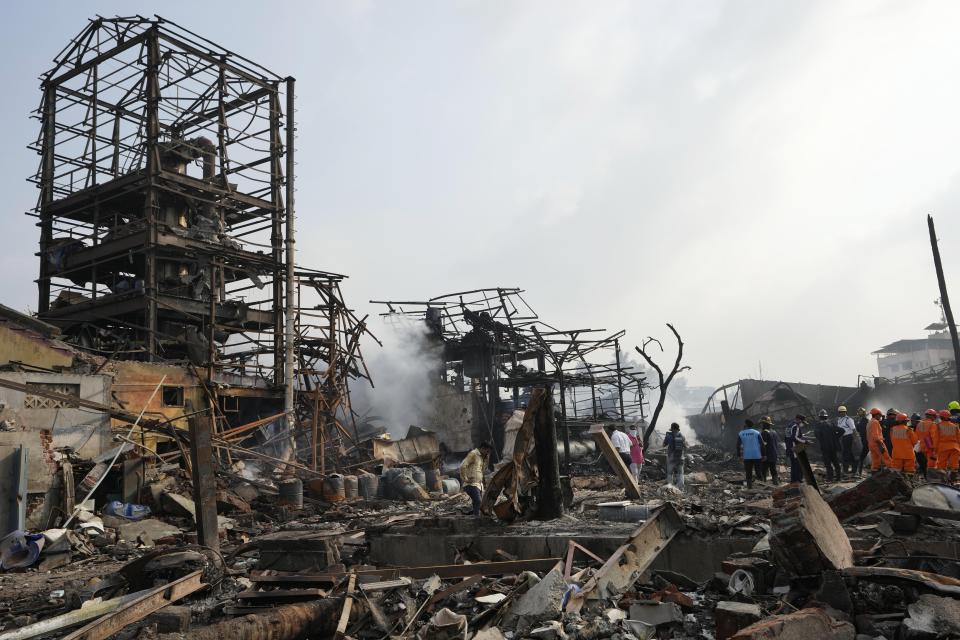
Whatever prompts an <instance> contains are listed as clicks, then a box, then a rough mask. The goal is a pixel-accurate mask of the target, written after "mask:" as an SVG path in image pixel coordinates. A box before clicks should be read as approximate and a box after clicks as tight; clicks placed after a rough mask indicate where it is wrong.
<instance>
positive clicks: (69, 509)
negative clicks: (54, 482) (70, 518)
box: [60, 461, 77, 514]
mask: <svg viewBox="0 0 960 640" xmlns="http://www.w3.org/2000/svg"><path fill="white" fill-rule="evenodd" d="M60 470H61V471H62V472H63V512H64V513H67V514H70V513H73V509H74V507H75V506H76V501H77V494H76V487H75V486H74V481H73V464H72V463H70V462H67V461H64V462H61V463H60Z"/></svg>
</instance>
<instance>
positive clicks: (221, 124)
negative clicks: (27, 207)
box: [33, 16, 293, 386]
mask: <svg viewBox="0 0 960 640" xmlns="http://www.w3.org/2000/svg"><path fill="white" fill-rule="evenodd" d="M42 89H43V100H42V103H41V106H40V109H39V110H38V112H37V115H38V118H39V120H40V122H41V131H40V136H39V138H38V140H37V143H36V146H35V149H36V151H37V152H38V153H39V155H40V166H39V169H38V171H37V173H36V176H35V181H36V184H37V186H38V187H39V189H40V197H39V201H38V204H37V207H36V209H35V211H34V213H33V215H35V216H36V217H37V218H38V219H39V222H38V226H39V227H40V252H39V257H40V274H39V279H38V281H37V282H38V285H39V301H38V311H39V315H40V318H42V319H43V320H44V321H46V322H49V323H52V324H54V325H57V326H59V327H60V328H61V329H62V330H63V332H64V334H65V336H66V337H67V339H68V340H70V341H71V342H74V343H76V344H77V345H79V346H81V347H83V348H86V349H90V350H93V351H95V352H99V353H102V354H104V355H111V356H114V357H121V358H138V359H144V360H190V361H192V362H193V363H194V364H211V363H212V362H214V361H216V360H221V361H222V362H221V366H222V367H223V368H225V369H230V368H234V369H236V370H238V371H241V372H243V371H244V370H245V369H246V372H247V373H248V374H252V373H254V372H253V371H251V370H250V369H258V373H260V374H262V375H263V377H264V378H267V379H272V382H274V383H276V384H279V383H282V382H283V381H284V377H285V376H284V367H283V364H284V362H285V361H286V360H290V358H289V357H286V358H285V349H284V347H285V344H284V343H285V335H284V334H285V326H284V323H285V321H286V320H288V319H290V318H289V316H290V314H289V313H288V314H285V313H284V305H285V301H290V298H291V296H289V294H288V292H287V291H286V290H285V289H286V288H291V287H292V286H293V277H292V275H293V274H292V242H293V233H292V231H293V216H292V204H293V203H292V195H293V173H292V165H293V162H292V134H293V125H292V117H293V108H292V107H293V96H292V91H293V80H292V79H290V78H286V79H284V78H281V77H279V76H277V75H275V74H273V73H271V72H270V71H268V70H266V69H264V68H263V67H261V66H260V65H258V64H256V63H254V62H251V61H250V60H247V59H245V58H243V57H241V56H239V55H237V54H235V53H232V52H230V51H228V50H226V49H224V48H222V47H220V46H218V45H216V44H214V43H212V42H210V41H208V40H206V39H204V38H202V37H199V36H197V35H195V34H193V33H191V32H189V31H187V30H186V29H184V28H182V27H180V26H178V25H176V24H174V23H171V22H169V21H167V20H164V19H162V18H159V17H156V18H152V19H148V18H143V17H140V16H136V17H132V18H110V19H107V18H97V19H95V20H91V21H90V23H89V25H88V26H87V27H86V28H85V29H84V30H83V31H82V32H81V33H80V34H79V35H78V36H77V37H76V38H74V39H73V40H72V41H71V43H70V44H69V45H68V46H67V48H65V49H64V50H63V51H62V52H61V53H60V54H59V55H58V56H57V57H56V59H55V66H54V67H53V69H51V70H50V71H49V72H47V73H46V74H44V76H43V77H42ZM285 202H286V203H287V205H288V206H285ZM288 213H289V215H288ZM288 267H290V269H289V271H290V273H288ZM287 331H288V332H289V331H290V327H287ZM287 341H288V342H290V340H289V336H287ZM287 346H289V345H287ZM288 386H289V385H288Z"/></svg>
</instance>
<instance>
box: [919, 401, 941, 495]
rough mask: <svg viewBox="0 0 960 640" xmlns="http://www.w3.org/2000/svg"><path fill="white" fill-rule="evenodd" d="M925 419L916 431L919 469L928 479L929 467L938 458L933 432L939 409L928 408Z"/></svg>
mask: <svg viewBox="0 0 960 640" xmlns="http://www.w3.org/2000/svg"><path fill="white" fill-rule="evenodd" d="M923 415H924V417H923V420H921V421H920V424H918V425H917V426H916V427H915V428H914V431H916V433H917V439H918V442H917V471H919V472H920V475H921V476H923V479H924V480H926V479H927V468H928V467H929V466H930V465H931V464H933V462H934V461H935V460H936V459H937V450H936V449H935V448H934V447H933V432H934V430H935V429H936V428H937V410H936V409H927V410H926V411H925V412H924V414H923Z"/></svg>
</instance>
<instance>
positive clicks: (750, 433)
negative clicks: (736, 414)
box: [737, 418, 767, 489]
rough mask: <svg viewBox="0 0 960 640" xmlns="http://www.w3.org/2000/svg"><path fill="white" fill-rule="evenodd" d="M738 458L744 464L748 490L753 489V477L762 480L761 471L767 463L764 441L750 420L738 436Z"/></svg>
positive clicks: (745, 423) (744, 424)
mask: <svg viewBox="0 0 960 640" xmlns="http://www.w3.org/2000/svg"><path fill="white" fill-rule="evenodd" d="M737 457H738V458H740V461H741V462H743V473H744V475H745V476H746V479H747V489H753V476H754V474H756V476H757V479H758V480H759V479H760V473H761V471H760V470H761V469H762V468H763V464H764V463H765V462H766V461H767V457H766V456H765V455H764V451H763V439H762V438H761V437H760V432H759V431H757V430H756V429H754V428H753V420H750V419H749V418H748V419H747V420H746V421H745V422H744V423H743V428H741V429H740V434H739V435H738V436H737Z"/></svg>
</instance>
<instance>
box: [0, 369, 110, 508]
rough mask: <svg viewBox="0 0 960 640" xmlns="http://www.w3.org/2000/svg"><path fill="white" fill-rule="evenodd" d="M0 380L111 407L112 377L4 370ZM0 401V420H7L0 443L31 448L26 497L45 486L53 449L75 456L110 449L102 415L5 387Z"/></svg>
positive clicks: (52, 467) (107, 426) (107, 424)
mask: <svg viewBox="0 0 960 640" xmlns="http://www.w3.org/2000/svg"><path fill="white" fill-rule="evenodd" d="M0 377H2V378H4V379H6V380H12V381H14V382H18V383H20V384H27V385H31V384H36V385H43V387H44V388H46V389H48V390H52V391H56V392H58V393H65V394H68V395H77V396H78V397H79V398H82V399H84V400H90V401H92V402H98V403H101V404H109V403H110V389H111V378H110V376H106V375H82V374H77V373H20V372H3V373H0ZM0 403H2V404H3V408H2V409H0V419H2V420H5V421H6V423H7V429H8V431H0V445H14V446H16V445H21V444H22V445H25V446H27V447H28V448H29V449H30V455H29V458H28V459H29V474H28V478H29V491H30V493H42V492H44V491H46V490H47V488H48V487H49V486H50V482H51V479H52V477H53V474H54V472H55V471H56V465H55V463H54V450H55V449H56V448H58V447H72V448H73V449H74V450H76V451H77V453H78V455H79V456H81V457H83V458H93V457H95V456H98V455H100V454H101V453H102V452H103V451H104V450H105V449H106V448H108V447H109V446H110V419H109V416H108V415H107V414H105V413H101V412H98V411H94V410H92V409H85V408H79V407H70V406H68V405H67V404H66V403H65V402H61V401H58V400H51V399H49V398H44V397H42V396H37V395H32V394H29V393H23V392H20V391H14V390H12V389H4V388H0Z"/></svg>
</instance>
